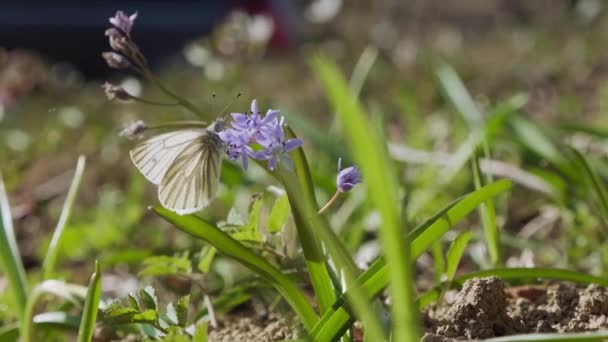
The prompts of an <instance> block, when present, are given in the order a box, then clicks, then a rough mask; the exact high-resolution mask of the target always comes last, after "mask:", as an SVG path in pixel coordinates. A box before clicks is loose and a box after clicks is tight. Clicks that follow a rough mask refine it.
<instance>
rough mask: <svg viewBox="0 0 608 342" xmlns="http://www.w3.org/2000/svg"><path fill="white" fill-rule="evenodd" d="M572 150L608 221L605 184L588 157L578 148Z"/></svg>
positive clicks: (607, 196) (607, 198) (607, 200)
mask: <svg viewBox="0 0 608 342" xmlns="http://www.w3.org/2000/svg"><path fill="white" fill-rule="evenodd" d="M570 151H571V152H572V154H573V155H574V158H575V160H576V162H578V164H579V165H580V168H581V169H582V172H581V173H579V174H583V175H584V178H585V180H586V183H587V186H588V187H589V189H590V190H591V191H592V192H593V193H594V194H595V197H596V198H597V201H598V203H599V207H600V208H601V210H602V215H603V217H604V220H606V221H607V222H608V194H607V193H606V189H605V185H604V184H603V183H602V181H601V180H600V178H599V177H598V175H597V173H596V172H595V170H594V169H593V167H592V166H591V165H590V164H589V162H588V161H587V158H585V156H583V155H582V154H581V153H580V152H579V151H578V150H576V149H574V148H570Z"/></svg>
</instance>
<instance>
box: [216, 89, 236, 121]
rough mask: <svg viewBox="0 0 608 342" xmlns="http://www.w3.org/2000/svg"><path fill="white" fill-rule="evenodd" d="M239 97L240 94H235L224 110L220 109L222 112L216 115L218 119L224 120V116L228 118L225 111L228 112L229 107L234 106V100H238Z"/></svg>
mask: <svg viewBox="0 0 608 342" xmlns="http://www.w3.org/2000/svg"><path fill="white" fill-rule="evenodd" d="M239 97H241V93H238V94H236V96H235V97H234V99H232V101H230V102H229V103H228V104H227V105H226V106H225V107H224V109H222V111H221V112H220V113H219V114H218V117H219V118H220V119H225V118H226V116H228V113H226V111H227V110H228V108H230V106H232V105H233V104H234V102H235V101H236V100H238V99H239Z"/></svg>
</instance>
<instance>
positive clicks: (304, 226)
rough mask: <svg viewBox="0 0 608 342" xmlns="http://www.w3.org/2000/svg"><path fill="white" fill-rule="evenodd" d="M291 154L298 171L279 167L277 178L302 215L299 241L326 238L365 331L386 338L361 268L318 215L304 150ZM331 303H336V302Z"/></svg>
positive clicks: (292, 135) (376, 338) (375, 338)
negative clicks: (360, 276) (363, 283)
mask: <svg viewBox="0 0 608 342" xmlns="http://www.w3.org/2000/svg"><path fill="white" fill-rule="evenodd" d="M285 131H286V135H287V136H288V137H289V138H295V137H296V135H295V133H294V132H293V130H291V128H289V127H286V129H285ZM292 155H293V158H294V165H295V169H296V173H295V174H294V173H293V172H290V171H288V170H285V169H279V170H278V171H277V172H275V177H277V179H279V180H280V181H281V182H282V183H283V185H284V187H285V190H286V191H287V196H288V198H289V202H290V204H291V206H292V211H293V213H294V218H296V217H300V218H301V219H299V220H296V226H297V228H298V236H299V238H300V241H302V237H303V236H304V237H305V238H306V235H311V236H312V239H314V240H312V241H310V243H315V242H316V243H319V242H318V241H323V243H324V244H325V245H326V248H325V250H326V251H328V252H329V255H330V256H331V258H332V260H333V261H334V263H335V265H336V268H337V271H338V273H339V274H340V275H341V276H342V277H343V280H344V282H345V285H346V289H342V290H343V291H346V290H348V292H347V293H348V295H347V300H348V302H349V305H350V306H351V307H352V309H353V311H354V312H355V314H356V315H357V317H358V318H360V319H361V321H362V322H363V324H364V326H365V331H366V334H369V335H370V337H371V338H372V340H373V341H385V340H386V337H385V336H384V332H383V331H384V329H383V328H382V324H381V323H380V321H379V320H378V317H377V316H376V314H375V313H374V311H373V310H372V309H371V306H370V305H369V302H368V300H367V296H366V293H365V292H364V291H363V289H362V288H361V286H360V284H359V283H358V282H357V280H356V275H357V274H358V269H357V267H356V265H355V263H354V261H353V260H352V258H351V256H350V254H349V253H348V251H347V250H346V248H345V246H344V244H343V243H342V241H340V238H339V237H338V236H337V235H336V233H335V232H334V231H333V230H332V229H331V227H330V226H329V224H328V222H327V220H326V219H325V217H324V216H322V215H318V214H317V213H318V211H319V207H318V205H317V201H316V198H315V194H314V187H313V184H312V177H311V174H310V168H309V167H308V161H307V160H306V155H305V154H304V151H303V149H302V148H299V149H297V150H295V151H294V152H293V153H292ZM300 233H302V234H300ZM328 277H329V275H328ZM315 290H316V288H315ZM331 305H334V303H332V304H331Z"/></svg>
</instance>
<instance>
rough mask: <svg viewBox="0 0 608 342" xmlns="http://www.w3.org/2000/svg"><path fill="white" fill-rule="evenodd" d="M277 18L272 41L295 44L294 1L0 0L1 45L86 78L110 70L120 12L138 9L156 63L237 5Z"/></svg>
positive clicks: (140, 29) (138, 35) (140, 38)
mask: <svg viewBox="0 0 608 342" xmlns="http://www.w3.org/2000/svg"><path fill="white" fill-rule="evenodd" d="M237 8H241V9H244V10H246V11H248V12H250V13H259V12H265V13H268V14H270V15H271V16H272V18H273V20H274V24H275V31H274V33H273V37H272V39H271V44H273V45H274V46H275V47H279V48H284V47H287V46H289V45H290V44H292V43H293V39H294V35H293V33H294V30H293V29H292V28H291V27H290V20H288V18H290V17H291V16H292V15H293V11H294V9H293V8H292V2H291V1H289V0H266V1H258V0H250V1H245V0H216V1H211V0H207V1H205V0H198V1H197V0H181V1H162V0H155V1H98V0H91V1H82V0H58V1H47V0H20V1H19V0H15V1H13V0H2V1H0V47H2V48H6V49H15V48H24V49H29V50H34V51H38V52H40V53H41V54H42V55H43V56H44V57H45V58H49V59H50V60H51V61H58V62H68V63H70V64H72V65H74V66H75V67H76V68H77V69H78V70H80V71H81V72H84V73H85V74H86V75H87V76H92V77H95V76H100V75H103V74H105V73H106V72H107V68H106V66H105V64H104V62H103V61H102V59H101V58H100V54H101V52H102V51H104V50H108V46H107V45H108V43H107V39H106V37H105V36H104V30H105V29H106V28H107V27H108V26H109V24H108V18H109V17H111V16H113V15H114V13H115V12H116V10H123V11H124V12H126V13H129V14H130V13H133V12H135V11H138V12H139V14H140V15H139V17H138V18H137V20H136V27H135V30H134V38H135V39H136V41H137V43H138V44H139V46H140V47H141V48H142V50H143V51H144V52H145V53H146V56H147V57H148V58H149V59H150V62H151V64H152V65H153V66H154V65H156V64H158V63H159V62H160V61H162V60H163V58H164V57H167V56H169V55H171V54H175V53H176V52H179V51H180V49H181V48H182V47H183V45H184V44H185V43H186V42H188V41H189V40H191V39H194V38H197V37H200V36H203V35H205V34H207V33H209V32H211V31H212V30H213V28H214V27H215V26H216V25H217V24H218V23H220V22H221V21H222V20H224V19H225V18H226V16H227V15H228V14H229V13H230V12H231V11H233V10H234V9H237Z"/></svg>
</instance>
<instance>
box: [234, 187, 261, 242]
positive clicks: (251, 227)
mask: <svg viewBox="0 0 608 342" xmlns="http://www.w3.org/2000/svg"><path fill="white" fill-rule="evenodd" d="M263 204H264V201H263V198H262V196H254V200H253V203H251V206H250V208H249V217H248V218H247V224H245V225H243V226H241V228H240V229H239V230H240V232H243V233H257V232H259V231H260V229H259V227H260V212H261V211H262V205H263Z"/></svg>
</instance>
